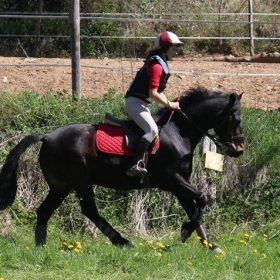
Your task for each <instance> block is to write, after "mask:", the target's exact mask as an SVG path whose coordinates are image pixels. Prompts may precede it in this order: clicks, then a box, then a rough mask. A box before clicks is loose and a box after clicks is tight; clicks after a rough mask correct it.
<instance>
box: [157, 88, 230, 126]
mask: <svg viewBox="0 0 280 280" xmlns="http://www.w3.org/2000/svg"><path fill="white" fill-rule="evenodd" d="M214 98H224V99H226V98H228V95H227V94H224V93H223V92H221V91H214V90H208V89H206V88H203V87H198V88H192V89H190V90H188V91H186V92H185V93H184V94H183V95H182V96H180V106H181V108H185V107H186V106H189V105H193V104H195V103H198V102H201V101H203V100H206V99H214ZM175 100H177V98H176V99H175ZM169 115H170V110H169V109H167V108H161V109H159V110H158V111H157V112H156V114H155V118H156V119H160V120H161V121H163V122H164V120H165V119H166V117H168V116H169Z"/></svg>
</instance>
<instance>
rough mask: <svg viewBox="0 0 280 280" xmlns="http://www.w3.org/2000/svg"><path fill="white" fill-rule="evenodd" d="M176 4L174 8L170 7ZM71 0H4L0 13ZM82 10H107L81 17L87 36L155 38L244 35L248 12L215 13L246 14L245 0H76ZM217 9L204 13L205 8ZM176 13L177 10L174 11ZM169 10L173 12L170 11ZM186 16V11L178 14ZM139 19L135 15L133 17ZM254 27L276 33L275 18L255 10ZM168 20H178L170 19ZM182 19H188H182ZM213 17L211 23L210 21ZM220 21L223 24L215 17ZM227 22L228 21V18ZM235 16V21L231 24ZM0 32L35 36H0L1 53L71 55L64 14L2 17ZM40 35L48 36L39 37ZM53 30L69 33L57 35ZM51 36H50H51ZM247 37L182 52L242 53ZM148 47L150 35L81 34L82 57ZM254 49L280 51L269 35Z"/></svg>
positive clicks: (194, 44) (189, 46)
mask: <svg viewBox="0 0 280 280" xmlns="http://www.w3.org/2000/svg"><path fill="white" fill-rule="evenodd" d="M253 3H254V12H255V13H265V12H267V13H279V1H271V0H266V1H259V0H255V1H253ZM175 6H176V11H175V10H174V7H175ZM70 10H71V1H65V0H64V1H58V0H55V1H50V0H40V1H7V0H0V12H9V13H13V12H22V13H26V12H29V13H30V12H32V13H34V12H39V13H42V12H46V13H52V12H55V13H69V12H70ZM80 11H81V13H104V16H105V13H109V14H111V15H106V17H107V19H95V20H89V19H87V20H84V19H82V20H81V35H85V36H123V37H124V38H126V37H130V36H132V37H133V36H145V37H146V36H150V37H154V36H155V35H156V34H158V33H159V32H161V31H163V30H170V31H173V32H175V33H177V34H178V35H179V36H182V37H183V36H190V37H204V36H205V37H208V36H213V37H219V36H223V37H227V36H228V37H231V36H240V37H247V36H248V23H247V21H248V18H247V16H234V17H233V16H230V15H223V16H219V15H216V14H217V13H247V12H248V7H247V2H246V1H242V0H235V1H221V0H215V1H209V0H208V1H192V0H190V1H183V0H178V1H176V4H175V3H174V1H169V2H168V1H162V0H146V1H139V0H133V1H128V0H126V1H123V0H122V1H121V0H117V1H111V0H110V1H105V0H102V1H88V0H81V1H80ZM206 12H207V13H215V15H212V16H206V15H205V13H206ZM113 13H130V14H133V15H132V16H122V17H130V18H132V19H135V21H131V22H126V21H119V20H112V19H110V17H111V18H113V17H117V16H114V15H112V14H113ZM176 14H177V15H176ZM171 15H172V16H171ZM182 15H184V16H182ZM143 17H146V18H156V19H160V18H162V19H166V21H160V22H149V21H145V20H142V18H143ZM137 18H138V19H139V20H136V19H137ZM254 18H255V20H256V23H255V24H254V32H255V36H256V37H279V36H278V35H279V28H278V26H277V20H278V18H277V17H276V16H275V17H272V16H266V17H264V16H263V15H261V16H260V15H255V17H254ZM170 19H175V20H177V21H174V22H171V21H169V20H170ZM182 19H187V20H191V21H190V22H182V21H181V20H182ZM209 20H210V21H213V22H209ZM219 20H221V23H218V21H219ZM226 21H231V22H226ZM233 21H239V22H238V23H233ZM0 34H21V35H34V37H32V38H26V37H23V38H21V37H20V38H17V37H15V38H3V39H2V40H1V46H0V54H1V55H16V56H22V55H25V54H24V52H23V49H24V50H25V52H26V53H27V54H28V55H29V56H47V57H58V56H63V57H64V56H69V55H70V36H69V35H70V25H69V21H68V20H65V19H14V18H13V19H5V18H3V19H2V20H1V23H0ZM39 35H48V36H50V37H44V38H39V37H37V36H39ZM56 35H65V36H67V35H68V36H69V37H68V38H55V37H54V36H56ZM52 36H53V37H52ZM248 44H249V43H248V41H245V40H243V41H239V40H187V42H186V44H185V46H184V48H183V50H184V52H193V51H198V52H208V53H214V52H220V53H225V54H228V53H233V54H242V53H246V52H248V50H249V47H248ZM151 46H152V40H141V39H140V40H137V41H135V40H134V39H130V40H128V39H117V38H112V39H104V38H87V37H84V38H82V39H81V53H82V55H83V57H100V56H129V57H132V56H137V57H139V56H144V55H145V54H146V53H147V48H149V47H151ZM255 49H256V52H262V51H267V52H274V51H279V42H277V41H273V40H256V43H255Z"/></svg>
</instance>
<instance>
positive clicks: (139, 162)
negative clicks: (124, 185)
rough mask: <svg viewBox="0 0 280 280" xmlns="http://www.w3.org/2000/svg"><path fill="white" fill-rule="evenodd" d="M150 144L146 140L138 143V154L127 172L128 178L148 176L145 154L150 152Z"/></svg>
mask: <svg viewBox="0 0 280 280" xmlns="http://www.w3.org/2000/svg"><path fill="white" fill-rule="evenodd" d="M149 146H150V143H149V142H148V141H147V140H145V139H143V138H142V139H141V140H140V141H139V143H138V146H137V148H136V153H135V156H134V158H133V159H132V162H131V165H130V167H129V168H128V170H127V171H126V175H127V176H135V175H146V174H147V172H148V171H147V169H146V168H145V162H144V158H145V153H146V152H147V151H148V148H149Z"/></svg>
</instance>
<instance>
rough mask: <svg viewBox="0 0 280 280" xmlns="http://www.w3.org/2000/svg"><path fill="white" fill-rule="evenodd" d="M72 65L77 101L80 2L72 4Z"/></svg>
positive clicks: (74, 93) (79, 75)
mask: <svg viewBox="0 0 280 280" xmlns="http://www.w3.org/2000/svg"><path fill="white" fill-rule="evenodd" d="M71 8H72V10H71V14H70V17H71V18H70V25H71V65H72V95H73V99H75V100H77V99H80V97H81V65H80V0H72V2H71Z"/></svg>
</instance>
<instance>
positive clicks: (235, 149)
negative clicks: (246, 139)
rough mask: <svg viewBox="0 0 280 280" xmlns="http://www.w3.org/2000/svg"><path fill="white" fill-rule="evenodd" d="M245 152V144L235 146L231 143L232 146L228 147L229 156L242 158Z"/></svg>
mask: <svg viewBox="0 0 280 280" xmlns="http://www.w3.org/2000/svg"><path fill="white" fill-rule="evenodd" d="M243 152H244V144H243V143H238V144H234V143H231V145H229V146H228V150H227V154H228V155H229V156H231V157H236V158H237V157H240V156H241V155H243Z"/></svg>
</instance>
